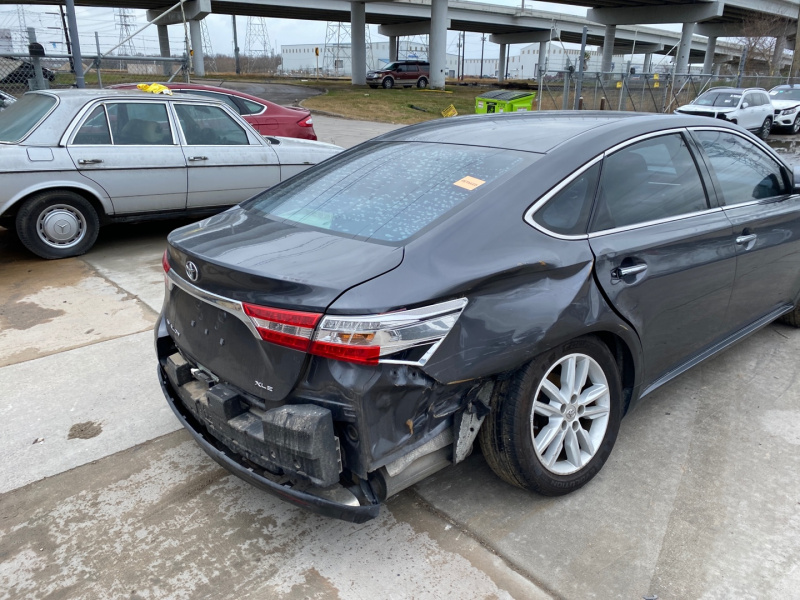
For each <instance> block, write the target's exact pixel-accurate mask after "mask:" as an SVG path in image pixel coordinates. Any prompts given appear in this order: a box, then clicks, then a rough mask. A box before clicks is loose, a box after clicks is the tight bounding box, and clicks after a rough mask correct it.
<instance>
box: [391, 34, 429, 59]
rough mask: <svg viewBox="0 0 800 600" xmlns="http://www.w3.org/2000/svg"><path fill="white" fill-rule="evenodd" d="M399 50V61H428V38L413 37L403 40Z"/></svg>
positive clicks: (423, 36)
mask: <svg viewBox="0 0 800 600" xmlns="http://www.w3.org/2000/svg"><path fill="white" fill-rule="evenodd" d="M399 46H400V47H399V49H398V50H397V59H398V60H428V36H427V35H411V36H408V37H407V38H406V39H405V41H403V40H401V41H400V44H399Z"/></svg>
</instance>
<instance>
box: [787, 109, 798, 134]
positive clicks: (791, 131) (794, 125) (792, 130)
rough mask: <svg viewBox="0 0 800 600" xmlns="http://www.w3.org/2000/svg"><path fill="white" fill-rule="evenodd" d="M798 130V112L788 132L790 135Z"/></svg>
mask: <svg viewBox="0 0 800 600" xmlns="http://www.w3.org/2000/svg"><path fill="white" fill-rule="evenodd" d="M798 131H800V114H798V115H797V116H796V117H795V118H794V122H793V123H792V124H791V125H790V126H789V133H791V134H792V135H794V134H796V133H797V132H798Z"/></svg>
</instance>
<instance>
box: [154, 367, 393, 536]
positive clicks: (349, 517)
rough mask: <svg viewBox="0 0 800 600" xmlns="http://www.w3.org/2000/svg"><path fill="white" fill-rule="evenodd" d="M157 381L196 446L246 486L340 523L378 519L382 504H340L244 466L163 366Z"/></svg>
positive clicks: (159, 368) (159, 370) (159, 369)
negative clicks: (208, 427)
mask: <svg viewBox="0 0 800 600" xmlns="http://www.w3.org/2000/svg"><path fill="white" fill-rule="evenodd" d="M158 381H159V383H161V390H162V391H163V392H164V396H165V398H166V399H167V403H168V404H169V407H170V408H171V409H172V412H174V413H175V416H176V417H178V420H179V421H180V422H181V425H183V426H184V427H185V428H186V429H187V430H188V431H189V433H191V434H192V437H193V438H194V440H195V442H197V444H198V445H199V446H200V447H201V448H202V449H203V450H204V451H205V453H206V454H208V455H209V456H210V457H211V458H213V459H214V460H215V461H216V462H217V463H218V464H219V465H220V466H221V467H223V468H224V469H226V470H227V471H229V472H231V473H233V474H234V475H236V476H237V477H239V478H240V479H243V480H244V481H246V482H247V483H249V484H251V485H254V486H256V487H257V488H260V489H262V490H264V491H265V492H268V493H270V494H273V495H274V496H277V497H278V498H280V499H281V500H283V501H285V502H289V503H290V504H294V505H295V506H299V507H301V508H304V509H306V510H309V511H311V512H314V513H317V514H319V515H323V516H325V517H332V518H334V519H341V520H343V521H349V522H351V523H363V522H365V521H369V520H370V519H374V518H375V517H377V516H378V513H379V511H380V505H379V504H373V505H369V506H350V505H346V504H339V503H337V502H334V501H331V500H327V499H325V498H321V497H319V496H314V495H312V494H308V493H305V492H301V491H298V490H294V489H292V488H290V487H288V486H285V485H281V484H279V483H276V482H274V481H272V480H270V479H267V478H266V477H263V476H262V475H259V474H258V473H256V472H255V471H254V470H253V469H252V468H251V467H248V466H247V465H246V464H244V463H243V462H242V459H241V457H239V456H238V455H236V454H234V453H232V452H230V451H229V450H228V449H227V448H225V447H223V446H221V445H219V444H217V443H216V442H215V440H214V438H213V437H211V436H210V435H208V434H207V433H206V431H205V429H204V428H203V427H202V425H200V424H199V423H197V421H196V420H195V419H194V417H193V416H192V415H191V413H189V411H187V410H186V409H185V408H184V407H183V404H182V403H181V401H180V399H179V398H178V397H177V395H176V394H175V392H174V390H173V389H172V385H171V383H170V382H169V380H168V378H167V376H166V373H165V372H164V370H163V369H162V367H161V365H159V366H158Z"/></svg>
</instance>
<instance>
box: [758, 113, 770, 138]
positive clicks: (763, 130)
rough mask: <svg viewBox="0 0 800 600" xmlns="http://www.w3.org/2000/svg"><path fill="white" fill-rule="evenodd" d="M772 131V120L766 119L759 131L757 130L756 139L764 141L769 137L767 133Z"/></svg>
mask: <svg viewBox="0 0 800 600" xmlns="http://www.w3.org/2000/svg"><path fill="white" fill-rule="evenodd" d="M771 129H772V118H771V117H767V118H766V119H764V122H763V123H762V124H761V129H759V130H758V137H760V138H761V139H762V140H765V139H767V138H768V137H769V132H770V130H771Z"/></svg>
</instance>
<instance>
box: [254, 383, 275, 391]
mask: <svg viewBox="0 0 800 600" xmlns="http://www.w3.org/2000/svg"><path fill="white" fill-rule="evenodd" d="M256 387H260V388H261V389H262V390H267V391H268V392H271V391H272V386H271V385H264V384H263V383H261V382H260V381H256Z"/></svg>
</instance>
